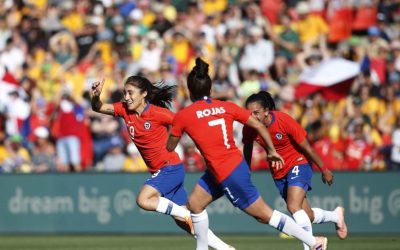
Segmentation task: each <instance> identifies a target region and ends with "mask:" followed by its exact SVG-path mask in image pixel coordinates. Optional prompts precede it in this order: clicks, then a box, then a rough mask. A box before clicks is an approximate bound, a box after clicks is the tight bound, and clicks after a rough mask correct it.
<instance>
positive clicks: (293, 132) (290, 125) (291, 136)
mask: <svg viewBox="0 0 400 250" xmlns="http://www.w3.org/2000/svg"><path fill="white" fill-rule="evenodd" d="M270 114H271V115H272V122H271V125H270V126H269V128H268V132H269V134H270V135H271V139H272V143H273V144H274V147H275V149H276V152H278V154H280V155H281V156H282V158H283V160H284V161H285V164H284V166H283V168H281V169H279V170H275V169H274V168H271V173H272V177H273V178H274V179H281V178H283V177H284V176H285V175H286V174H287V173H288V172H289V171H290V169H292V168H293V167H294V166H297V165H299V164H304V163H307V159H306V157H304V155H303V154H302V153H301V150H300V147H299V146H298V144H300V143H301V142H302V141H303V140H304V139H305V138H306V135H307V132H306V131H305V130H304V129H303V128H302V127H301V126H300V124H298V123H297V122H296V120H294V119H293V118H292V117H290V116H289V115H288V114H285V113H283V112H280V111H272V112H270ZM253 141H256V142H257V143H259V144H260V145H261V146H262V147H263V148H264V149H265V148H266V145H265V142H264V140H263V139H262V137H261V136H260V135H259V134H258V133H257V131H255V130H254V129H252V128H249V127H247V126H245V127H244V128H243V143H245V144H247V143H253Z"/></svg>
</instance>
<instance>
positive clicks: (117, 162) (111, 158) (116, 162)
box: [100, 137, 126, 172]
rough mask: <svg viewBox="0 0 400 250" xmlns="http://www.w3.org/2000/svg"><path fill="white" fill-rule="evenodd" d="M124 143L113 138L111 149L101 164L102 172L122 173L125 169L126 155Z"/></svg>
mask: <svg viewBox="0 0 400 250" xmlns="http://www.w3.org/2000/svg"><path fill="white" fill-rule="evenodd" d="M123 146H124V145H123V142H122V140H121V138H119V137H113V138H111V147H110V149H109V150H108V152H107V154H106V155H105V156H104V159H103V161H102V163H100V166H101V167H100V170H102V171H105V172H120V171H122V170H123V169H124V163H125V158H126V157H125V155H124V153H123V151H122V149H123Z"/></svg>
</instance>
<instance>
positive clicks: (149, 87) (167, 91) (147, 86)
mask: <svg viewBox="0 0 400 250" xmlns="http://www.w3.org/2000/svg"><path fill="white" fill-rule="evenodd" d="M126 84H130V85H132V86H135V87H137V88H139V89H140V93H143V92H145V91H147V96H146V97H145V99H146V101H148V102H150V103H151V104H154V105H156V106H159V107H163V108H170V107H171V102H172V99H173V98H174V97H175V95H176V86H175V85H173V86H170V85H166V84H165V83H164V82H163V81H160V82H156V83H154V84H153V83H151V82H150V81H149V79H147V78H146V77H143V76H130V77H128V78H127V79H126V81H125V85H126Z"/></svg>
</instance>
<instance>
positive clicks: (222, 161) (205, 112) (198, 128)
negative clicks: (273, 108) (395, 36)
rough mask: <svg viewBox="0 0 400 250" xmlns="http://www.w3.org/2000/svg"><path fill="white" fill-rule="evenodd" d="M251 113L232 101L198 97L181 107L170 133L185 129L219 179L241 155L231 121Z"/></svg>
mask: <svg viewBox="0 0 400 250" xmlns="http://www.w3.org/2000/svg"><path fill="white" fill-rule="evenodd" d="M250 115H251V113H250V111H247V110H245V109H243V108H241V107H239V106H238V105H236V104H234V103H231V102H224V101H219V100H214V99H207V100H199V101H196V102H194V103H193V104H191V105H190V106H188V107H186V108H184V109H182V110H180V111H179V112H178V113H177V114H176V115H175V119H174V121H173V123H172V129H171V135H173V136H176V137H180V136H182V134H183V133H184V132H186V133H187V134H188V135H189V136H190V137H191V138H192V140H193V141H194V142H195V143H196V146H197V148H198V149H199V150H200V152H201V154H202V155H203V156H204V158H205V160H206V163H207V167H208V169H209V170H210V171H211V173H212V174H213V175H214V176H215V178H216V180H217V181H218V182H222V181H223V180H225V178H226V177H228V175H229V174H230V173H231V172H232V171H233V170H234V169H235V168H236V167H237V166H238V165H239V163H240V162H241V161H242V159H243V156H242V153H241V151H240V150H239V149H238V148H237V147H236V145H235V141H234V139H233V122H234V121H238V122H240V123H243V124H245V123H246V122H247V120H248V119H249V117H250Z"/></svg>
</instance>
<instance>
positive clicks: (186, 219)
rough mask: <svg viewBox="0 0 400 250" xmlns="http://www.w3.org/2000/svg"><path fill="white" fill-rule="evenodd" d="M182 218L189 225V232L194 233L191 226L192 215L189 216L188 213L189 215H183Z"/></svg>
mask: <svg viewBox="0 0 400 250" xmlns="http://www.w3.org/2000/svg"><path fill="white" fill-rule="evenodd" d="M184 219H185V222H186V224H187V225H188V226H189V229H190V233H191V234H192V235H194V228H193V222H192V217H190V215H189V216H185V218H184Z"/></svg>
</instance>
